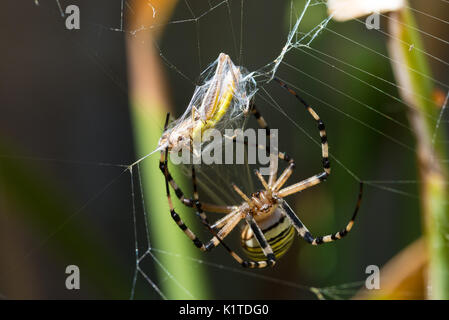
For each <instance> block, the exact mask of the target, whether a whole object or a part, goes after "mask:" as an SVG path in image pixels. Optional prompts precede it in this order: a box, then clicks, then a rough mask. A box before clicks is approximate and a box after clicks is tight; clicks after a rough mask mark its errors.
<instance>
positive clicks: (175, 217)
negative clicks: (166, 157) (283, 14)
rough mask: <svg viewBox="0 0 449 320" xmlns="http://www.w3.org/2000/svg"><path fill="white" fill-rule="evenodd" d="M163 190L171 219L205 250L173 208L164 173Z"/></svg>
mask: <svg viewBox="0 0 449 320" xmlns="http://www.w3.org/2000/svg"><path fill="white" fill-rule="evenodd" d="M166 153H168V149H167V150H166ZM165 190H166V193H167V200H168V206H169V208H170V215H171V217H172V219H173V220H174V221H175V223H176V224H177V225H178V227H179V228H180V229H181V230H182V231H183V232H184V234H185V235H186V236H187V237H188V238H189V239H190V240H192V242H193V244H194V245H195V246H196V247H197V248H198V249H200V250H201V251H206V247H205V245H204V244H203V242H202V241H201V240H200V239H199V238H198V237H197V236H196V235H195V233H193V232H192V230H190V229H189V228H188V227H187V225H186V224H185V223H184V221H182V219H181V217H180V216H179V214H178V213H177V212H176V211H175V208H174V206H173V202H172V199H171V195H170V186H169V182H168V178H167V174H166V175H165Z"/></svg>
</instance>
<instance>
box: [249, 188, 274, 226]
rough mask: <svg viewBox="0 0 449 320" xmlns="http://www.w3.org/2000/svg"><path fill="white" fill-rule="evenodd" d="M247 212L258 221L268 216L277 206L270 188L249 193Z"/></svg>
mask: <svg viewBox="0 0 449 320" xmlns="http://www.w3.org/2000/svg"><path fill="white" fill-rule="evenodd" d="M250 200H251V203H252V204H253V205H252V207H251V208H250V211H249V213H250V214H251V215H252V216H253V217H254V219H255V220H256V221H257V222H259V221H263V220H265V219H267V218H268V217H270V216H271V215H272V214H273V212H274V211H275V210H276V208H277V202H276V200H275V198H274V197H273V194H272V192H271V191H270V190H260V191H257V192H255V193H253V194H251V198H250Z"/></svg>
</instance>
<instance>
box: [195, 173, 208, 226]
mask: <svg viewBox="0 0 449 320" xmlns="http://www.w3.org/2000/svg"><path fill="white" fill-rule="evenodd" d="M192 184H193V201H194V204H195V208H196V214H197V216H198V217H199V218H200V220H201V222H202V223H203V224H204V225H205V226H207V227H208V229H211V227H210V225H209V221H207V216H206V214H205V213H204V211H203V208H202V205H201V202H200V196H199V194H198V187H197V183H196V173H195V165H193V164H192Z"/></svg>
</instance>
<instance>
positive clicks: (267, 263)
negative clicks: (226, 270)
mask: <svg viewBox="0 0 449 320" xmlns="http://www.w3.org/2000/svg"><path fill="white" fill-rule="evenodd" d="M229 220H230V221H229V222H228V223H227V224H225V225H224V227H223V228H222V229H221V230H220V232H219V233H218V234H217V236H216V237H214V238H213V239H212V240H211V241H210V243H209V244H208V245H213V246H217V245H218V244H220V243H221V244H222V245H223V247H224V248H225V249H226V250H227V251H228V253H229V254H230V255H231V256H232V257H233V258H234V260H235V261H237V262H238V263H239V264H240V265H242V266H243V267H245V268H252V269H261V268H266V267H272V266H274V264H275V263H276V258H275V256H274V253H273V249H272V248H271V246H270V244H269V243H268V241H267V240H266V238H265V236H264V235H263V233H262V230H260V228H259V226H258V225H257V223H256V222H255V220H254V218H253V217H252V216H251V215H250V214H247V215H246V216H245V220H246V222H247V223H248V224H249V226H250V228H251V230H252V231H253V233H254V235H255V237H256V239H257V241H258V243H259V245H260V247H261V248H262V251H263V253H264V254H265V256H266V257H267V260H263V261H253V260H244V259H243V258H242V257H240V256H239V255H238V254H237V253H236V252H235V251H233V250H231V249H230V248H229V247H228V246H227V245H226V244H225V243H223V242H222V239H223V238H224V237H225V236H227V235H228V234H229V233H230V232H231V231H232V230H233V229H234V228H235V227H236V226H237V224H238V223H239V222H240V221H241V220H242V214H241V212H239V211H237V212H236V213H235V216H234V217H232V219H229ZM222 230H225V231H223V232H222ZM220 233H221V234H220ZM217 237H218V238H217ZM208 245H206V248H208Z"/></svg>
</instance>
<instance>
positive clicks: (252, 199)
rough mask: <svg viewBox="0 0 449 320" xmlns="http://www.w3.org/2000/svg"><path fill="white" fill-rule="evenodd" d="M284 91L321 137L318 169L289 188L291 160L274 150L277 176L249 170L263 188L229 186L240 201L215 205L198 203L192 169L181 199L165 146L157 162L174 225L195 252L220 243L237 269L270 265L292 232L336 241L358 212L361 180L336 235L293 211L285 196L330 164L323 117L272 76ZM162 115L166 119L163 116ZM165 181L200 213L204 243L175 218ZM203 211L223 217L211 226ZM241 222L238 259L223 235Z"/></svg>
mask: <svg viewBox="0 0 449 320" xmlns="http://www.w3.org/2000/svg"><path fill="white" fill-rule="evenodd" d="M274 80H275V81H276V82H278V83H279V84H280V85H281V86H282V87H283V88H285V89H286V90H287V91H288V92H290V93H291V94H292V95H294V96H295V97H296V98H297V99H298V100H299V101H300V102H301V103H302V104H303V105H304V106H305V108H306V110H307V111H308V112H309V114H310V115H311V116H312V117H313V119H314V120H315V121H316V123H317V126H318V130H319V133H320V137H321V150H322V165H323V171H322V172H320V173H318V174H316V175H314V176H312V177H310V178H308V179H305V180H303V181H300V182H297V183H295V184H292V185H290V186H287V187H284V185H285V183H286V182H287V180H288V178H289V177H290V176H291V174H292V173H293V170H294V168H295V161H294V160H293V159H292V158H290V157H289V156H288V155H287V154H286V153H283V152H279V153H278V155H277V156H278V157H279V159H281V160H283V161H285V162H286V163H287V164H288V165H287V167H286V169H285V170H284V171H283V172H282V174H281V175H280V176H279V177H278V178H277V172H272V173H271V174H270V177H269V179H268V181H266V180H265V179H264V178H263V176H262V175H261V174H260V173H259V172H257V171H256V172H255V173H256V176H257V178H258V179H259V181H260V183H261V184H262V186H263V189H261V190H259V191H257V192H255V193H252V194H251V195H249V196H248V195H246V194H244V193H243V192H242V191H241V190H240V189H239V188H238V187H237V186H236V185H232V187H233V189H234V190H235V192H237V193H238V194H239V195H240V196H241V198H242V200H243V201H242V203H241V204H240V205H230V206H219V205H211V204H204V203H201V202H200V200H199V195H198V191H197V186H196V176H195V170H194V168H192V183H193V189H194V192H193V199H186V198H185V197H184V194H183V192H182V191H181V189H180V188H179V187H178V186H177V185H176V183H174V181H173V179H172V177H171V175H170V174H169V172H168V168H167V157H168V147H167V148H166V149H165V153H164V155H163V156H162V155H161V160H160V163H161V164H160V168H161V170H162V172H163V173H164V175H165V186H166V193H167V199H168V203H169V207H170V213H171V217H172V218H173V220H174V221H175V222H176V224H177V225H178V226H179V228H180V229H181V230H182V231H183V232H184V233H185V234H186V235H187V237H189V238H190V239H191V240H192V241H193V243H194V244H195V246H196V247H198V248H199V249H200V250H201V251H209V250H211V249H213V248H215V247H216V246H218V245H219V244H222V245H223V246H224V247H225V249H226V250H227V251H228V252H229V254H230V255H231V256H232V257H233V258H234V259H235V260H236V261H237V262H238V263H239V264H241V265H242V266H243V267H249V268H265V267H268V266H270V267H271V266H273V265H274V264H275V262H276V260H277V259H278V258H280V257H281V256H282V255H284V254H285V253H286V252H287V250H288V249H289V247H290V246H291V244H292V242H293V239H294V234H295V230H296V232H297V233H298V234H299V236H300V237H302V238H303V239H304V240H305V241H306V242H307V243H309V244H311V245H319V244H323V243H328V242H332V241H336V240H339V239H342V238H343V237H344V236H346V235H347V234H348V233H349V231H350V230H351V229H352V227H353V224H354V221H355V218H356V216H357V212H358V210H359V207H360V204H361V200H362V193H363V183H362V182H360V188H359V194H358V198H357V203H356V206H355V209H354V212H353V215H352V217H351V219H350V221H349V222H348V224H347V225H346V227H345V228H344V229H342V230H340V231H338V232H336V233H333V234H329V235H325V236H318V237H314V236H313V235H312V234H311V233H310V231H309V230H308V229H307V227H306V226H305V225H304V224H303V223H302V222H301V220H300V219H299V218H298V216H297V215H296V214H295V212H294V211H293V210H292V209H291V208H290V206H289V205H288V204H287V202H286V201H285V200H284V198H285V197H287V196H289V195H291V194H294V193H297V192H301V191H303V190H305V189H308V188H310V187H312V186H315V185H317V184H319V183H321V182H322V181H325V180H326V179H327V177H328V176H329V174H330V162H329V157H328V156H329V155H328V142H327V135H326V130H325V126H324V123H323V121H322V120H321V119H320V117H319V116H318V114H317V113H316V112H315V111H314V110H313V109H312V108H311V107H310V105H309V104H307V103H306V102H305V101H304V100H303V99H302V98H301V97H299V96H298V95H297V94H296V93H295V92H294V91H293V90H292V89H290V88H289V87H288V86H287V85H286V84H285V83H284V82H282V81H281V80H279V79H276V78H275V79H274ZM251 110H252V112H253V114H254V115H255V117H256V118H257V120H258V123H259V125H260V126H261V127H262V128H266V129H267V131H268V126H267V124H266V122H265V120H264V119H263V118H262V117H261V115H260V113H259V112H258V111H257V110H256V109H255V107H253V108H252V109H251ZM167 119H168V118H167ZM169 185H171V186H172V187H173V188H174V190H175V193H176V196H177V197H178V198H179V199H180V200H181V201H182V203H183V204H185V205H187V206H189V207H194V208H196V211H197V215H198V216H199V217H200V219H201V221H202V223H203V224H204V225H206V226H207V228H208V229H209V230H210V231H211V232H212V234H213V237H212V239H211V240H209V241H208V242H203V241H201V240H200V239H199V238H198V237H197V236H196V235H195V234H194V233H193V232H192V231H191V230H190V229H189V228H188V227H187V226H186V225H185V223H184V222H183V221H182V219H181V218H180V216H179V215H178V214H177V213H176V211H175V208H174V206H173V203H172V199H171V195H170V186H169ZM205 211H206V212H219V213H225V214H226V215H225V216H224V217H223V218H221V219H219V220H217V221H216V222H215V223H213V224H209V223H208V221H207V219H206V215H205ZM242 220H244V221H245V222H246V225H245V227H244V229H243V231H242V233H241V244H242V248H243V250H244V252H245V253H246V255H247V256H248V258H249V260H245V259H243V258H242V257H240V256H239V255H238V254H237V253H236V252H234V251H233V250H231V249H230V248H229V247H228V246H227V245H226V244H225V243H224V241H223V240H224V239H225V238H226V237H227V236H228V235H229V234H230V233H231V232H232V231H233V230H234V229H235V227H236V226H237V225H238V224H239V223H240V222H241V221H242Z"/></svg>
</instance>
